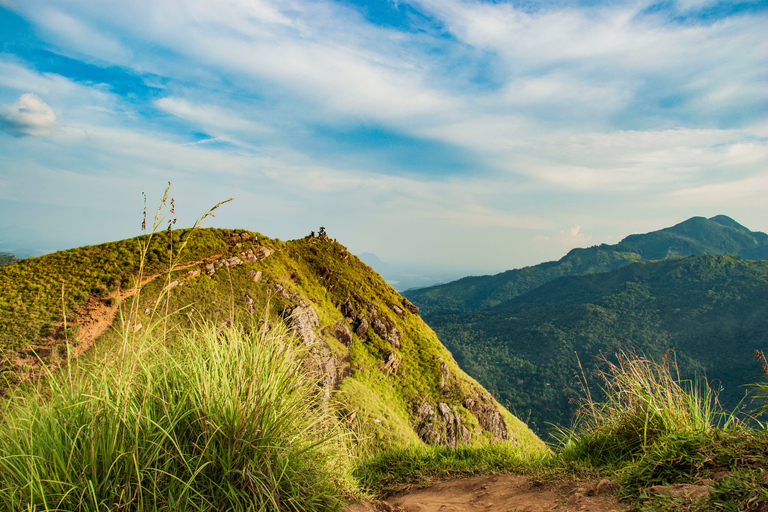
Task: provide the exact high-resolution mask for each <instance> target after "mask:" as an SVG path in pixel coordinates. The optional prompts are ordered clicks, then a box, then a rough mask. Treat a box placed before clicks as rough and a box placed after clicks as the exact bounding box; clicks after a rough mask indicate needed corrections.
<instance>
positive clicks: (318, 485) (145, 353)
mask: <svg viewBox="0 0 768 512" xmlns="http://www.w3.org/2000/svg"><path fill="white" fill-rule="evenodd" d="M253 327H255V326H253ZM154 336H155V335H154V334H152V333H150V334H147V335H146V336H144V337H142V338H141V339H140V342H139V346H126V347H125V348H126V350H123V351H120V353H118V354H116V357H114V360H112V361H110V362H109V363H108V364H104V361H103V360H89V361H87V362H86V360H85V359H80V360H79V362H78V363H76V364H75V365H73V366H72V367H70V368H69V371H68V372H66V373H63V372H62V373H60V374H58V375H57V376H55V377H52V378H50V379H47V380H46V381H45V383H43V384H42V385H41V386H40V387H33V388H31V389H27V390H24V391H22V392H19V393H18V394H16V395H15V396H14V397H13V398H12V399H10V400H8V401H7V402H6V404H5V406H4V411H3V412H4V413H3V422H2V425H0V432H1V433H0V503H2V504H3V507H4V508H5V509H6V510H22V509H24V510H62V511H64V510H66V511H85V510H94V511H95V510H106V509H114V508H117V509H123V508H127V509H131V510H332V509H336V508H338V507H339V506H340V503H341V500H342V496H343V493H345V492H346V493H349V492H352V491H353V489H354V487H353V484H352V483H351V479H350V470H351V464H350V461H351V459H350V458H349V453H348V450H347V448H346V446H347V441H346V439H345V438H344V433H343V431H342V430H341V428H340V426H339V424H338V422H336V421H335V417H334V416H333V415H332V414H331V413H330V412H329V411H328V410H327V409H324V408H322V407H320V403H319V398H318V396H317V394H316V393H315V387H314V386H315V384H314V382H313V381H312V380H311V379H307V378H306V377H305V376H304V375H303V374H302V373H301V372H296V371H294V369H295V367H296V365H297V364H301V361H302V358H303V357H304V354H305V351H306V349H301V348H298V347H296V345H295V344H294V341H293V338H292V337H291V336H289V334H288V333H287V331H286V329H285V328H280V327H278V326H276V327H275V328H273V329H272V330H271V331H269V333H266V334H265V333H264V332H263V331H262V330H259V329H256V328H252V329H250V330H249V331H245V330H242V329H235V328H231V329H226V330H224V331H221V332H217V331H216V329H215V328H214V327H213V326H210V325H200V326H198V327H197V328H195V329H193V330H188V331H183V332H180V333H179V335H178V336H176V337H174V343H173V344H172V346H170V347H168V346H166V344H164V343H163V342H162V339H155V337H154Z"/></svg>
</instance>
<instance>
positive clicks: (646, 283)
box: [425, 255, 768, 434]
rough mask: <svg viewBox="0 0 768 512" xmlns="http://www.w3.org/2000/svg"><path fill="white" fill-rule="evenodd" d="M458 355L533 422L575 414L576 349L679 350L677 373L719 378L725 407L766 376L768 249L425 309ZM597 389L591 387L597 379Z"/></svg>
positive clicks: (544, 425) (587, 366) (590, 372)
mask: <svg viewBox="0 0 768 512" xmlns="http://www.w3.org/2000/svg"><path fill="white" fill-rule="evenodd" d="M425 320H426V321H427V323H429V325H430V326H432V328H433V329H435V331H436V332H437V334H438V336H439V337H440V339H441V340H443V342H444V343H445V345H446V346H447V347H448V349H449V350H451V352H452V353H453V355H454V357H455V358H456V360H457V361H458V363H459V365H460V366H461V367H462V368H464V369H465V370H466V371H467V373H469V374H470V375H472V376H474V377H475V378H477V379H478V380H479V381H480V382H481V383H482V384H483V385H485V386H486V387H487V388H488V389H490V390H492V391H493V392H494V393H495V394H496V397H497V398H498V399H499V400H500V402H501V403H503V404H504V405H506V406H507V407H509V408H510V409H511V410H513V411H515V412H516V413H517V414H518V415H520V416H521V417H523V418H528V417H530V421H529V424H530V425H531V426H532V428H534V430H536V431H537V432H539V433H540V434H541V433H544V432H545V431H546V430H547V429H548V428H549V427H548V424H549V423H554V424H558V425H566V426H567V425H569V424H570V422H571V419H572V417H573V414H574V412H575V410H576V406H575V405H574V403H573V402H574V400H576V399H577V398H578V397H579V396H580V394H581V393H582V389H581V385H580V380H579V378H578V377H577V375H579V374H580V370H579V361H578V360H577V356H576V352H577V353H578V358H579V359H580V360H581V364H582V365H583V367H584V371H585V372H586V376H587V379H588V380H589V381H590V382H591V383H592V384H595V383H597V382H598V381H599V379H598V378H597V375H596V372H597V366H596V363H595V359H594V356H597V355H599V354H600V353H603V352H607V351H609V350H611V349H614V348H617V347H620V348H636V349H637V350H639V351H641V352H642V353H644V354H647V355H648V356H651V357H655V358H657V359H658V358H660V357H662V356H663V355H664V354H665V352H666V351H668V350H670V349H671V350H674V351H675V353H676V357H677V363H678V365H679V368H680V372H681V375H682V376H683V377H685V378H694V376H695V375H705V376H706V377H707V378H708V379H709V380H710V381H712V382H713V383H714V385H715V387H717V386H721V387H722V392H721V395H720V397H721V401H722V402H723V404H724V405H725V406H726V408H727V409H732V408H734V407H736V405H737V404H738V403H739V401H740V400H741V398H742V397H743V396H744V393H745V391H746V389H745V388H744V387H743V386H744V385H747V384H751V383H753V382H758V381H760V380H761V378H762V373H761V369H760V366H759V365H758V364H756V362H755V360H754V357H753V356H752V352H753V351H754V350H765V348H766V343H768V338H766V332H768V261H747V260H742V259H740V258H738V257H735V256H729V255H723V256H693V257H687V258H678V259H669V260H663V261H656V262H641V263H634V264H631V265H628V266H624V267H622V268H620V269H616V270H613V271H611V272H609V273H602V274H590V275H583V276H567V277H563V278H559V279H556V280H554V281H551V282H549V283H547V284H544V285H542V286H540V287H538V288H536V289H535V290H532V291H530V292H528V293H527V294H524V295H521V296H519V297H516V298H515V299H512V300H510V301H507V302H504V303H502V304H499V305H498V306H495V307H493V308H489V309H487V310H483V311H478V312H474V313H465V314H458V313H442V314H441V313H435V314H432V315H427V316H426V317H425ZM592 391H593V393H594V392H595V389H593V390H592Z"/></svg>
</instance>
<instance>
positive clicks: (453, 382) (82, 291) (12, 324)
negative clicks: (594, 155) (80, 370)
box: [0, 229, 544, 450]
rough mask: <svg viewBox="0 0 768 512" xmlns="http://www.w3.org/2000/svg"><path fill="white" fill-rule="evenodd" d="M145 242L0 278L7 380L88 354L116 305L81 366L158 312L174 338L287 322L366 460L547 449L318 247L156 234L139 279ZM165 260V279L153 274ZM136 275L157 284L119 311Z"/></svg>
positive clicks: (410, 317) (242, 235)
mask: <svg viewBox="0 0 768 512" xmlns="http://www.w3.org/2000/svg"><path fill="white" fill-rule="evenodd" d="M147 241H148V239H147V238H142V237H139V238H136V239H130V240H123V241H118V242H111V243H106V244H102V245H97V246H91V247H82V248H78V249H72V250H68V251H61V252H57V253H54V254H50V255H47V256H43V257H39V258H29V259H26V260H23V261H18V262H14V263H11V264H8V265H5V266H3V267H2V268H0V290H1V291H0V319H2V320H0V350H1V352H0V361H2V362H3V368H2V370H3V372H4V375H5V376H6V378H9V379H11V380H14V379H23V378H27V377H28V376H29V375H31V374H33V373H34V371H35V368H34V366H35V364H37V361H42V362H43V363H45V364H46V365H48V366H49V367H51V368H54V367H56V366H58V365H60V364H62V362H63V361H62V358H63V357H64V356H65V354H66V353H67V350H68V348H67V347H65V339H69V340H70V341H74V345H75V348H78V347H77V344H78V343H80V344H81V347H80V348H83V349H84V348H87V347H83V346H82V344H88V343H90V342H88V341H84V340H85V339H86V338H85V337H84V336H85V335H86V334H87V332H91V331H92V330H93V329H95V328H96V326H97V325H98V322H97V321H96V318H97V317H98V316H99V315H103V314H106V313H107V312H109V311H110V310H111V311H112V312H113V313H114V312H115V310H116V308H117V304H118V303H119V302H120V300H121V299H123V307H122V309H121V312H120V313H119V314H118V316H117V320H116V322H115V324H114V325H113V327H112V328H111V329H109V330H108V331H107V332H106V333H105V334H104V335H103V336H101V337H100V338H99V339H98V340H97V341H96V343H95V345H94V346H93V348H91V349H90V350H89V351H88V352H87V353H86V357H88V356H90V357H96V358H99V357H105V358H108V357H109V354H110V353H111V351H112V350H113V348H114V347H116V346H119V344H120V343H121V342H122V341H123V339H124V336H125V333H126V332H128V333H131V335H140V334H141V333H142V332H144V331H145V330H146V329H147V328H148V327H149V326H152V325H154V324H156V323H157V322H158V318H165V311H170V312H176V313H173V314H171V315H170V316H169V317H168V322H169V332H170V333H171V334H170V336H171V337H172V336H173V332H174V331H175V330H184V329H185V328H187V327H189V326H192V325H194V324H195V323H199V322H200V321H205V322H209V323H212V324H214V325H218V326H221V327H222V328H223V327H224V326H228V325H233V324H235V325H244V326H246V327H247V326H249V325H256V324H258V322H259V321H262V322H266V324H264V323H262V324H261V325H266V327H267V328H269V327H271V326H273V325H276V324H277V323H286V324H287V325H288V326H289V328H290V329H291V330H292V332H294V334H295V335H296V336H297V337H298V338H299V339H300V340H301V341H302V343H303V344H304V345H305V346H307V347H309V348H310V353H311V358H310V363H309V365H308V368H309V370H310V371H311V373H312V374H313V375H315V376H316V378H317V382H318V387H319V389H320V390H321V392H322V393H323V395H324V396H325V400H326V401H327V403H329V404H333V405H334V407H336V408H338V414H339V415H340V416H341V417H342V418H346V421H347V422H348V424H349V425H350V426H352V427H353V428H354V429H356V430H357V431H358V432H361V433H362V434H363V437H362V439H363V444H365V445H366V446H367V447H368V448H367V449H372V450H378V449H382V448H392V447H398V446H406V445H409V444H413V443H422V442H424V443H427V444H437V445H443V446H456V445H459V444H467V443H469V444H473V443H485V442H488V441H501V440H505V439H506V440H510V441H512V442H515V443H518V444H520V445H521V446H523V447H528V448H531V449H532V450H542V449H543V448H544V446H543V444H542V442H541V441H540V440H539V439H538V438H537V437H536V436H535V435H533V434H532V432H531V431H530V430H529V429H527V427H526V426H525V425H524V424H522V423H521V422H520V421H519V420H518V419H517V418H515V417H513V416H512V415H511V414H509V413H508V412H507V411H506V410H505V409H504V408H503V407H500V406H499V404H498V403H497V402H496V401H495V400H494V399H493V398H492V397H491V395H490V394H489V393H488V392H487V391H486V390H485V389H483V388H482V386H480V385H479V384H478V383H477V382H476V381H474V380H473V379H471V378H470V377H468V376H467V375H466V374H465V373H464V372H463V371H462V370H461V369H459V367H458V366H457V364H456V363H455V361H454V360H453V358H452V357H451V354H450V353H449V352H448V351H447V350H446V349H445V348H444V347H443V345H442V344H441V343H440V341H439V340H438V338H437V336H436V335H435V334H434V332H433V331H432V330H431V329H430V328H429V327H428V326H427V325H426V324H425V323H424V322H423V321H422V320H421V318H419V316H418V315H416V314H415V313H414V311H417V309H416V308H415V307H414V306H413V305H412V304H411V303H410V302H408V301H407V300H406V299H404V298H403V297H402V296H400V295H399V294H398V293H397V292H396V291H395V290H394V289H393V288H391V287H390V286H389V285H387V284H386V282H385V281H384V280H383V279H381V277H379V276H378V275H377V274H376V273H375V272H373V271H372V270H371V269H370V267H368V266H367V265H365V264H364V263H363V262H361V261H360V260H359V259H358V258H357V257H355V256H354V255H352V254H350V253H349V252H348V251H347V250H346V248H345V247H344V246H343V245H341V244H339V243H337V242H335V241H332V240H330V239H328V237H327V236H320V237H316V236H311V237H307V238H304V239H300V240H293V241H280V240H277V239H270V238H268V237H265V236H263V235H261V234H260V233H255V232H245V231H236V232H231V231H228V230H226V231H225V230H220V229H198V230H195V231H194V232H192V231H189V230H177V231H173V232H168V231H164V232H160V233H157V234H155V235H154V236H153V237H152V239H151V243H150V244H149V246H148V250H147V253H146V257H145V258H144V267H143V270H142V269H141V257H140V247H141V243H142V242H147ZM184 243H186V244H187V245H186V247H185V249H184V252H183V253H182V254H181V256H178V255H177V254H176V253H177V251H178V249H179V248H180V247H181V246H182V244H184ZM171 258H173V259H175V268H176V270H174V271H173V272H172V273H170V274H168V273H164V269H165V268H167V267H168V262H169V261H170V260H171ZM140 271H142V272H143V273H142V276H143V277H144V278H145V279H146V278H147V277H148V276H156V277H157V278H156V279H154V280H152V279H150V280H149V281H148V282H147V283H146V284H144V286H143V288H141V291H140V293H139V294H137V295H136V296H134V297H132V298H130V299H127V300H126V299H125V296H126V295H128V294H130V293H131V291H132V290H133V287H134V285H135V283H136V281H137V279H138V276H139V274H140ZM166 299H167V302H166ZM134 300H135V302H134ZM110 308H111V309H110ZM64 315H66V319H67V323H66V328H65V326H64V324H63V318H64ZM163 321H165V320H163ZM86 331H87V332H86Z"/></svg>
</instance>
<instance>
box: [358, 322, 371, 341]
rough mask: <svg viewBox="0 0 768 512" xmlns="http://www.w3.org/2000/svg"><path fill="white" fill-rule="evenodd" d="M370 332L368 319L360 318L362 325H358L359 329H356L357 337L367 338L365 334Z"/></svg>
mask: <svg viewBox="0 0 768 512" xmlns="http://www.w3.org/2000/svg"><path fill="white" fill-rule="evenodd" d="M367 332H368V320H366V319H365V318H363V319H362V320H360V325H358V326H357V329H355V334H357V337H358V338H360V339H361V340H362V339H365V334H366V333H367Z"/></svg>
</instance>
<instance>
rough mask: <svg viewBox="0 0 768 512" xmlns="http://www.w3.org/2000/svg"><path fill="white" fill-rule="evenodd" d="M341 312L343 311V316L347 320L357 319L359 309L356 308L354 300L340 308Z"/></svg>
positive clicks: (349, 300) (348, 300) (348, 301)
mask: <svg viewBox="0 0 768 512" xmlns="http://www.w3.org/2000/svg"><path fill="white" fill-rule="evenodd" d="M339 311H341V314H342V315H344V316H345V317H347V318H357V308H356V307H355V303H354V302H352V299H347V301H346V302H345V303H344V304H342V305H341V306H339Z"/></svg>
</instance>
